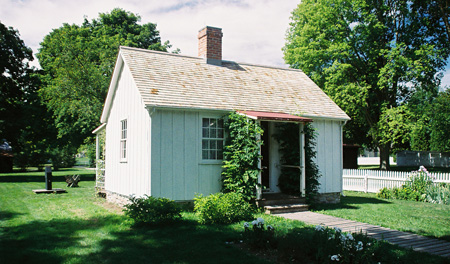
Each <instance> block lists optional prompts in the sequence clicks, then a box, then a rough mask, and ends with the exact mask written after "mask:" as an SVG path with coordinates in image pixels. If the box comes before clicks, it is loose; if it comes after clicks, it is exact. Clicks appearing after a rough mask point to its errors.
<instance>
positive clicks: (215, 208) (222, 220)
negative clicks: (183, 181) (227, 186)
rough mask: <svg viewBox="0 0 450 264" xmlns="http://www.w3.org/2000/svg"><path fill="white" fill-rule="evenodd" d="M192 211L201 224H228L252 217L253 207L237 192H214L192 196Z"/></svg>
mask: <svg viewBox="0 0 450 264" xmlns="http://www.w3.org/2000/svg"><path fill="white" fill-rule="evenodd" d="M194 211H195V213H196V214H197V216H198V217H199V218H200V220H199V222H200V223H202V224H213V223H216V224H230V223H235V222H239V221H242V220H245V219H249V218H252V216H253V208H252V206H251V205H250V204H249V203H248V202H246V201H245V200H244V199H243V196H242V195H241V194H239V193H233V192H231V193H216V194H211V195H209V196H206V197H203V196H202V195H196V196H195V198H194Z"/></svg>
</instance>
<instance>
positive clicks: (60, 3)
mask: <svg viewBox="0 0 450 264" xmlns="http://www.w3.org/2000/svg"><path fill="white" fill-rule="evenodd" d="M298 3H300V0H164V1H158V0H146V1H142V0H76V1H73V0H70V1H69V0H0V7H1V8H0V21H1V22H2V23H3V24H5V25H7V26H12V27H14V28H15V29H17V30H19V33H20V35H21V38H22V39H23V40H24V41H25V44H26V45H27V46H29V47H31V48H32V49H33V52H34V53H36V52H37V49H38V48H39V43H40V42H41V41H42V39H43V38H44V36H45V35H47V34H48V33H49V32H50V31H51V30H52V29H55V28H59V27H60V26H61V25H62V24H63V23H69V24H73V23H75V24H81V23H82V22H83V19H84V17H87V18H88V19H93V18H97V17H98V13H106V12H110V11H111V10H112V9H113V8H115V7H121V8H123V9H125V10H127V11H131V12H133V13H135V14H139V15H140V16H141V18H142V21H141V22H142V23H148V22H152V23H157V25H158V29H159V31H160V33H161V38H162V40H163V41H166V40H169V41H170V42H171V44H172V45H173V47H174V48H179V49H180V50H181V53H182V54H184V55H191V56H197V33H198V30H200V29H201V28H203V27H204V26H206V25H208V26H214V27H220V28H222V29H223V34H224V38H223V58H224V59H226V60H233V61H238V62H248V63H254V64H262V65H271V66H286V65H285V64H284V61H283V53H282V51H281V48H282V47H283V46H284V42H285V40H284V39H285V34H286V30H287V29H288V27H289V17H290V15H291V12H292V10H293V9H294V8H295V7H296V6H297V5H298ZM33 65H35V66H37V65H38V64H37V62H36V61H35V62H33ZM442 83H443V86H445V85H449V86H450V66H447V70H446V72H445V76H444V78H443V80H442Z"/></svg>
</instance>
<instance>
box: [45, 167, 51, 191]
mask: <svg viewBox="0 0 450 264" xmlns="http://www.w3.org/2000/svg"><path fill="white" fill-rule="evenodd" d="M45 189H46V190H51V189H52V167H51V166H46V167H45Z"/></svg>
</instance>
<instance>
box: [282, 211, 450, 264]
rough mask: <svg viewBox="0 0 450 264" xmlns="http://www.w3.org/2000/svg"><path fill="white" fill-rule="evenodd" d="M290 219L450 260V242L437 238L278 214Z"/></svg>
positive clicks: (299, 214) (300, 214)
mask: <svg viewBox="0 0 450 264" xmlns="http://www.w3.org/2000/svg"><path fill="white" fill-rule="evenodd" d="M276 216H281V217H284V218H288V219H293V220H299V221H302V222H305V223H307V224H311V225H324V226H328V227H338V228H340V229H342V231H343V232H351V233H358V232H362V233H363V234H367V235H368V236H369V237H372V238H375V239H378V240H385V241H388V242H390V243H392V244H395V245H398V246H401V247H404V248H412V249H413V250H415V251H420V252H427V253H430V254H434V255H438V256H441V257H447V258H450V242H447V241H444V240H439V239H435V238H428V237H424V236H419V235H416V234H412V233H408V232H400V231H397V230H392V229H389V228H385V227H381V226H376V225H369V224H364V223H360V222H356V221H352V220H346V219H342V218H338V217H334V216H329V215H324V214H319V213H313V212H310V211H304V212H295V213H284V214H276Z"/></svg>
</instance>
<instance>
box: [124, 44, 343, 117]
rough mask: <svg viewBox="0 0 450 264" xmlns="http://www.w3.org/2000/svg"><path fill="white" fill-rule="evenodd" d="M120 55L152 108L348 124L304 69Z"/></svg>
mask: <svg viewBox="0 0 450 264" xmlns="http://www.w3.org/2000/svg"><path fill="white" fill-rule="evenodd" d="M119 56H121V57H122V59H123V62H124V64H125V65H126V66H128V68H129V69H130V72H131V74H132V76H133V79H134V81H135V83H136V86H137V88H138V89H139V91H140V94H141V96H142V99H143V101H144V103H145V105H146V106H149V107H169V108H190V109H208V110H226V111H230V110H244V111H265V112H277V113H287V114H300V115H302V116H305V117H326V118H333V119H342V120H348V119H349V117H348V116H347V114H345V112H344V111H342V110H341V109H340V108H339V107H338V106H337V105H336V104H335V103H334V102H333V101H332V100H331V99H330V98H329V97H328V96H327V95H326V94H325V93H324V92H323V91H322V90H321V89H320V88H319V87H318V86H317V85H316V84H315V83H314V82H313V81H312V80H311V79H310V78H309V77H308V76H306V74H305V73H303V72H302V71H301V70H295V69H288V68H275V67H267V66H258V65H251V64H244V63H236V62H231V61H223V62H222V66H216V65H211V64H207V63H206V62H205V60H204V59H202V58H197V57H189V56H183V55H176V54H171V53H166V52H157V51H150V50H144V49H137V48H129V47H121V48H120V52H119Z"/></svg>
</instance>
